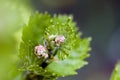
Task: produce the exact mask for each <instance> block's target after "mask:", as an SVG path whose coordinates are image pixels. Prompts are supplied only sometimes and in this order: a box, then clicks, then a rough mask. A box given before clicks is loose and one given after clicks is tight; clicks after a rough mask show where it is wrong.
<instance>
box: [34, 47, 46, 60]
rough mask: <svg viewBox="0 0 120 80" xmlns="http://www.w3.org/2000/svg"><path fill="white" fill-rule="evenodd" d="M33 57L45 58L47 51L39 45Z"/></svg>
mask: <svg viewBox="0 0 120 80" xmlns="http://www.w3.org/2000/svg"><path fill="white" fill-rule="evenodd" d="M35 55H37V56H38V57H40V56H41V57H44V58H47V57H48V54H47V49H46V47H44V46H42V45H39V46H36V47H35Z"/></svg>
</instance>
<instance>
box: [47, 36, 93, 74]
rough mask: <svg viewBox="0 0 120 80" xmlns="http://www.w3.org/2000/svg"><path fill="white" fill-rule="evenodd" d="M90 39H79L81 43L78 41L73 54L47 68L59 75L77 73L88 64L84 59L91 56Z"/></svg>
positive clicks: (72, 51)
mask: <svg viewBox="0 0 120 80" xmlns="http://www.w3.org/2000/svg"><path fill="white" fill-rule="evenodd" d="M90 40H91V39H90V38H85V39H81V40H79V43H77V42H76V44H75V47H74V48H75V49H73V50H71V52H70V53H71V54H70V56H69V57H68V58H66V59H65V60H63V61H58V62H53V63H51V64H50V65H49V66H48V67H47V70H49V71H51V72H53V73H57V75H58V76H68V75H74V74H77V72H76V70H77V69H80V68H81V67H83V66H84V65H86V64H87V62H86V61H84V59H85V58H87V57H88V56H89V54H88V51H89V50H90V48H89V42H90Z"/></svg>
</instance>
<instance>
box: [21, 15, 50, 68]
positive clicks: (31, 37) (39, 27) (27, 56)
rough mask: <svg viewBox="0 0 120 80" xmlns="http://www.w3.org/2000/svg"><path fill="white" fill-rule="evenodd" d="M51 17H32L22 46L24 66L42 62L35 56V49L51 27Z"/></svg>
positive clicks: (24, 30)
mask: <svg viewBox="0 0 120 80" xmlns="http://www.w3.org/2000/svg"><path fill="white" fill-rule="evenodd" d="M49 21H50V15H49V14H47V13H46V14H39V13H36V14H35V16H31V17H30V20H29V24H28V25H26V26H25V27H24V28H23V34H22V42H21V44H20V58H21V59H22V60H23V63H24V66H30V65H33V64H37V65H38V63H39V62H40V61H39V60H38V59H37V57H36V56H35V55H34V47H35V46H36V45H39V44H41V43H42V42H43V37H44V33H45V28H46V27H47V26H48V25H49Z"/></svg>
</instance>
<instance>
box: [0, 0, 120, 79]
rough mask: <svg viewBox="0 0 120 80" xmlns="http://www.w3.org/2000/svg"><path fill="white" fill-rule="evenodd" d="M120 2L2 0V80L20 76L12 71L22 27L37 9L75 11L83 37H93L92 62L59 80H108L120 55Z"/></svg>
mask: <svg viewBox="0 0 120 80" xmlns="http://www.w3.org/2000/svg"><path fill="white" fill-rule="evenodd" d="M119 5H120V1H119V0H0V80H13V79H11V78H12V76H15V75H17V72H16V74H13V75H12V72H11V71H12V69H15V67H14V65H15V62H16V61H19V58H18V49H19V42H20V38H21V30H22V26H23V25H24V24H27V22H28V20H29V16H30V15H31V14H32V13H34V12H35V11H36V10H38V11H39V12H45V11H47V12H49V13H50V14H51V15H53V14H54V13H56V14H72V15H73V16H74V20H75V21H76V22H77V26H78V28H79V29H80V31H81V32H83V37H88V36H91V37H92V38H93V40H92V42H91V47H92V51H91V52H90V54H91V56H90V58H88V59H87V60H88V62H89V65H87V66H85V67H84V68H82V69H80V70H78V73H79V74H78V75H75V76H70V77H65V78H60V80H109V77H110V75H111V72H112V70H113V68H114V65H115V63H116V62H117V61H118V60H119V58H120V6H119ZM9 74H11V75H10V76H8V75H9ZM18 74H19V72H18ZM6 75H7V76H8V77H6Z"/></svg>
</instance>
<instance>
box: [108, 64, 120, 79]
mask: <svg viewBox="0 0 120 80" xmlns="http://www.w3.org/2000/svg"><path fill="white" fill-rule="evenodd" d="M110 80H120V62H118V63H117V64H116V66H115V69H114V71H113V73H112V76H111V79H110Z"/></svg>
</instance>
